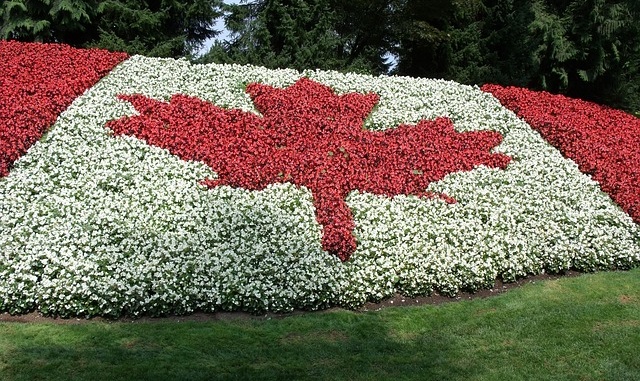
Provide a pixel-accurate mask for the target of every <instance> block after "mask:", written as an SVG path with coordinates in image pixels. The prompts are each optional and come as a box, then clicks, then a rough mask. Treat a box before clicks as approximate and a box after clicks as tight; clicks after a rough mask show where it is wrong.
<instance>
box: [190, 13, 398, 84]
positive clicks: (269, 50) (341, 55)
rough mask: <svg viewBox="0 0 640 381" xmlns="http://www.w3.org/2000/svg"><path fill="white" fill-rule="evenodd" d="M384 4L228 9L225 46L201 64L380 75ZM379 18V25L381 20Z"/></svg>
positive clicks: (383, 65) (220, 45)
mask: <svg viewBox="0 0 640 381" xmlns="http://www.w3.org/2000/svg"><path fill="white" fill-rule="evenodd" d="M387 3H388V1H387V0H384V1H382V0H373V1H365V0H355V1H352V2H349V3H347V4H345V3H343V2H338V1H335V0H258V1H254V2H251V3H242V4H234V5H227V6H226V7H225V11H226V16H225V24H226V27H227V29H228V30H229V31H230V32H231V39H230V41H228V42H219V43H217V44H216V45H214V46H213V48H212V49H211V51H210V52H209V53H207V54H206V55H205V56H204V57H203V58H202V59H201V61H202V62H236V63H250V64H255V65H261V66H266V67H269V68H283V67H289V68H295V69H299V70H303V69H309V68H319V69H333V70H348V71H359V72H367V73H383V72H386V71H387V70H388V65H387V64H386V63H385V59H384V55H385V53H386V51H387V50H388V49H387V48H386V45H387V44H388V43H387V42H386V40H387V37H386V36H387V34H386V33H385V32H384V28H387V27H388V25H389V23H388V22H387V20H386V19H385V17H387V15H386V14H385V11H386V8H387ZM381 19H382V20H381Z"/></svg>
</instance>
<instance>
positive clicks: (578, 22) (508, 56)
mask: <svg viewBox="0 0 640 381" xmlns="http://www.w3.org/2000/svg"><path fill="white" fill-rule="evenodd" d="M0 4H1V5H0V22H1V24H0V38H5V39H6V38H11V39H19V40H24V41H57V42H65V43H68V44H71V45H73V46H81V47H88V46H98V47H103V48H107V49H112V50H120V51H126V52H129V53H140V54H145V55H153V56H171V57H179V56H187V55H190V54H193V53H194V52H195V51H196V49H197V48H198V47H200V46H201V44H202V43H203V42H204V41H207V40H208V39H210V38H211V37H213V36H215V35H216V33H217V32H216V31H215V30H214V27H213V25H214V24H213V23H214V21H215V20H216V19H219V18H220V17H222V18H223V19H224V22H225V25H226V28H227V29H228V31H229V32H230V37H229V39H227V40H225V41H218V42H217V43H215V44H214V45H213V46H212V48H211V50H210V51H209V52H208V53H207V54H205V55H204V56H203V57H201V58H200V62H237V63H250V64H256V65H262V66H266V67H269V68H276V67H290V68H296V69H307V68H321V69H333V70H341V71H357V72H364V73H370V74H388V73H392V74H400V75H411V76H425V77H439V78H446V79H453V80H456V81H459V82H463V83H469V84H482V83H487V82H493V83H499V84H503V85H517V86H524V87H529V88H533V89H542V90H549V91H552V92H558V93H565V94H568V95H570V96H574V97H580V98H584V99H589V100H593V101H596V102H599V103H605V104H609V105H612V106H615V107H620V108H625V109H628V110H636V111H637V110H640V2H639V1H637V0H553V1H552V0H350V1H341V0H243V1H241V2H240V4H232V5H224V4H223V2H222V0H194V1H177V0H155V1H152V0H146V1H134V0H103V1H100V0H87V1H81V0H5V1H3V2H2V3H0Z"/></svg>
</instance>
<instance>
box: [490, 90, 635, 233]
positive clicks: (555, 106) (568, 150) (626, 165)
mask: <svg viewBox="0 0 640 381" xmlns="http://www.w3.org/2000/svg"><path fill="white" fill-rule="evenodd" d="M482 90H483V91H486V92H489V93H491V94H493V96H495V97H496V98H498V100H500V102H501V103H502V104H503V105H504V106H505V107H507V108H509V109H511V110H512V111H514V112H515V113H516V114H517V115H518V116H519V117H520V118H522V119H524V120H525V121H526V122H527V123H529V125H531V126H532V127H533V128H534V129H536V130H537V131H539V132H540V134H541V135H542V136H543V137H544V138H545V139H546V140H547V141H548V142H549V143H551V144H552V145H553V146H554V147H556V148H558V149H559V150H560V151H561V152H562V153H563V155H565V156H566V157H568V158H570V159H572V160H573V161H575V162H576V163H577V164H578V166H579V167H580V170H581V171H582V172H584V173H587V174H590V175H591V176H592V178H593V179H594V180H596V181H598V182H599V183H600V187H601V189H602V190H603V191H604V192H606V193H608V194H609V195H610V196H611V198H612V199H613V200H614V201H615V202H617V203H618V205H620V206H621V207H622V209H623V210H624V211H625V212H627V213H628V214H629V215H630V216H631V217H632V218H633V220H634V221H635V222H638V223H640V119H638V118H636V117H634V116H632V115H629V114H627V113H624V112H622V111H619V110H614V109H610V108H607V107H604V106H600V105H597V104H594V103H590V102H585V101H582V100H578V99H571V98H567V97H565V96H562V95H553V94H549V93H547V92H535V91H530V90H526V89H521V88H516V87H506V88H505V87H501V86H498V85H484V86H483V87H482Z"/></svg>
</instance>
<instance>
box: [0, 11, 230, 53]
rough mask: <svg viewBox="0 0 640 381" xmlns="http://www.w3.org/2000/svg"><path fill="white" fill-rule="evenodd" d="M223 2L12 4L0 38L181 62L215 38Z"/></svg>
mask: <svg viewBox="0 0 640 381" xmlns="http://www.w3.org/2000/svg"><path fill="white" fill-rule="evenodd" d="M220 3H221V1H220V0H213V1H211V0H194V1H177V0H143V1H138V0H135V1H134V0H107V1H96V0H89V1H81V0H8V1H4V2H3V3H2V5H1V6H0V20H1V22H2V24H1V26H0V38H3V39H16V40H22V41H43V42H64V43H67V44H70V45H72V46H77V47H91V46H98V47H103V48H107V49H111V50H119V51H125V52H128V53H132V54H145V55H150V56H161V57H179V56H184V55H187V54H189V53H190V52H192V51H193V50H194V49H195V48H197V47H199V46H201V45H202V43H203V42H204V41H206V40H207V39H209V38H211V37H214V36H215V35H216V31H215V30H214V29H213V24H214V21H215V19H216V18H218V17H219V15H220V13H219V10H218V8H219V5H220Z"/></svg>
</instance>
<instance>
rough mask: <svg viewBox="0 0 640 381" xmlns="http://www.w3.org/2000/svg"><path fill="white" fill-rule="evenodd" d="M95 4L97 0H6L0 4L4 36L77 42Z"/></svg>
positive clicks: (92, 14) (1, 29)
mask: <svg viewBox="0 0 640 381" xmlns="http://www.w3.org/2000/svg"><path fill="white" fill-rule="evenodd" d="M95 8H96V2H95V1H80V0H53V1H52V0H9V1H5V2H4V3H3V4H2V6H0V15H1V19H2V24H1V26H0V38H2V39H17V40H21V41H44V42H48V41H64V42H69V43H71V44H74V43H76V42H78V41H79V40H80V39H82V34H83V33H85V32H87V28H88V27H89V25H90V23H91V20H92V18H94V17H95Z"/></svg>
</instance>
